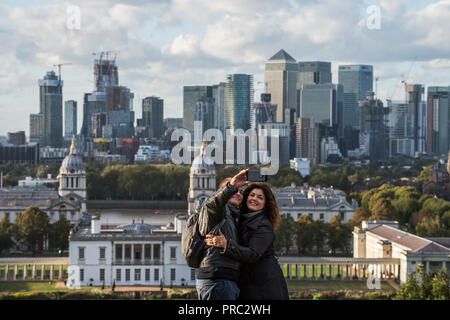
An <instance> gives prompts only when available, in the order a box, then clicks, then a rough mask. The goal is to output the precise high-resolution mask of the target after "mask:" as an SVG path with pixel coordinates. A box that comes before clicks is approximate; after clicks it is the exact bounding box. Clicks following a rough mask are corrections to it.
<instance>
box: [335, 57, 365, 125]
mask: <svg viewBox="0 0 450 320" xmlns="http://www.w3.org/2000/svg"><path fill="white" fill-rule="evenodd" d="M339 84H342V85H343V86H344V110H343V126H344V127H346V126H353V127H354V128H356V129H359V107H358V101H359V100H364V99H365V98H366V92H367V91H373V67H372V66H370V65H344V66H339Z"/></svg>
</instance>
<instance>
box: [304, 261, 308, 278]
mask: <svg viewBox="0 0 450 320" xmlns="http://www.w3.org/2000/svg"><path fill="white" fill-rule="evenodd" d="M306 266H307V265H306V264H304V265H303V278H304V279H308V274H307V273H306ZM308 271H309V270H308Z"/></svg>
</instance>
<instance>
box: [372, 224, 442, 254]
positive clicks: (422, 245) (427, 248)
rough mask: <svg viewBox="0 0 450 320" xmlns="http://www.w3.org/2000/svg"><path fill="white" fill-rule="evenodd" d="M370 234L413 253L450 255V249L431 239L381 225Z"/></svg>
mask: <svg viewBox="0 0 450 320" xmlns="http://www.w3.org/2000/svg"><path fill="white" fill-rule="evenodd" d="M368 232H370V233H373V234H375V235H377V236H379V237H381V238H384V239H387V240H389V241H390V242H392V243H396V244H399V245H402V246H404V247H407V248H409V249H410V250H411V251H412V252H417V253H424V252H442V253H445V252H447V253H449V254H450V249H448V248H446V247H444V246H443V245H440V244H439V243H437V242H434V241H432V240H429V239H425V238H421V237H419V236H416V235H414V234H411V233H409V232H405V231H402V230H399V229H396V228H393V227H391V226H387V225H383V224H382V225H379V226H377V227H375V228H373V229H370V230H369V231H368Z"/></svg>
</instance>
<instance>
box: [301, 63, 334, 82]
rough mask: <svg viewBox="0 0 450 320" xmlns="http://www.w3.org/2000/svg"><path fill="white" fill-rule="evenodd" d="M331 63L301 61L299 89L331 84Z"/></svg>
mask: <svg viewBox="0 0 450 320" xmlns="http://www.w3.org/2000/svg"><path fill="white" fill-rule="evenodd" d="M331 82H332V81H331V62H323V61H300V62H299V63H298V79H297V89H301V88H302V85H306V84H322V83H331Z"/></svg>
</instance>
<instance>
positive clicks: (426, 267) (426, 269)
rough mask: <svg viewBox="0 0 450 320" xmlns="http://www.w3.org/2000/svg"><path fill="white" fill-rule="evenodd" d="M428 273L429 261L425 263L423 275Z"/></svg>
mask: <svg viewBox="0 0 450 320" xmlns="http://www.w3.org/2000/svg"><path fill="white" fill-rule="evenodd" d="M429 271H430V261H426V262H425V273H428V272H429Z"/></svg>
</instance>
